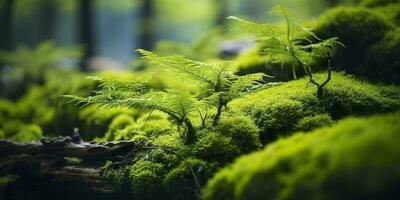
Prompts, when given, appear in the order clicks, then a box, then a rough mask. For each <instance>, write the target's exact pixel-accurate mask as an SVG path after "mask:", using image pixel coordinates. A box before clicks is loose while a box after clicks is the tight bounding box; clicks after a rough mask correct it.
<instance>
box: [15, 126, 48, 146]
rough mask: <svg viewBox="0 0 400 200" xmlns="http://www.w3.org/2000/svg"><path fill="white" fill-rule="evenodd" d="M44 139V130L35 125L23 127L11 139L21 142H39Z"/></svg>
mask: <svg viewBox="0 0 400 200" xmlns="http://www.w3.org/2000/svg"><path fill="white" fill-rule="evenodd" d="M42 137H43V133H42V129H41V128H40V127H39V126H37V125H35V124H28V125H23V126H22V127H20V128H19V130H18V132H17V133H16V134H14V135H13V136H12V137H11V139H12V140H15V141H19V142H29V141H38V140H40V139H41V138H42Z"/></svg>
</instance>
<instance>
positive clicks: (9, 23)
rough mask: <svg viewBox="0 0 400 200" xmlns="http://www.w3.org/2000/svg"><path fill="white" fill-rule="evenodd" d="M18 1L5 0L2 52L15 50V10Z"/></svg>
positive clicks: (0, 22)
mask: <svg viewBox="0 0 400 200" xmlns="http://www.w3.org/2000/svg"><path fill="white" fill-rule="evenodd" d="M15 1H16V0H5V2H4V7H3V8H4V9H3V10H2V11H1V15H0V26H1V29H2V30H1V31H0V50H6V51H7V50H12V49H13V48H14V42H13V40H14V38H13V10H14V4H15Z"/></svg>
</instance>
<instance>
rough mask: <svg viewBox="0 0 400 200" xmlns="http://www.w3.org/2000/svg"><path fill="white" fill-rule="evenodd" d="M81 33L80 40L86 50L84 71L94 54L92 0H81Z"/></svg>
mask: <svg viewBox="0 0 400 200" xmlns="http://www.w3.org/2000/svg"><path fill="white" fill-rule="evenodd" d="M79 22H80V34H79V42H80V43H81V44H82V45H84V47H85V52H84V54H83V57H82V61H81V64H80V68H81V70H82V71H88V67H87V62H88V59H89V58H90V57H92V56H93V54H94V40H93V15H92V1H91V0H80V16H79Z"/></svg>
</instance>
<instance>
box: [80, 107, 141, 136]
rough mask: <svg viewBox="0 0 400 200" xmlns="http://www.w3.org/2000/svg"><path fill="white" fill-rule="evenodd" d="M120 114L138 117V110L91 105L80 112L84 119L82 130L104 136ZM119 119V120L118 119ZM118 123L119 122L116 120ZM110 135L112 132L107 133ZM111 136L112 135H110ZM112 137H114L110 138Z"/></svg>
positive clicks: (93, 134)
mask: <svg viewBox="0 0 400 200" xmlns="http://www.w3.org/2000/svg"><path fill="white" fill-rule="evenodd" d="M120 115H124V116H125V118H126V116H127V115H128V116H131V117H132V118H133V119H135V118H137V116H138V112H137V111H135V110H131V109H127V108H107V109H106V108H98V107H97V106H96V105H90V106H87V107H85V108H83V109H82V110H81V111H80V112H79V119H80V120H81V121H82V123H83V124H82V125H81V129H82V130H81V132H84V133H86V134H90V135H92V136H103V135H104V134H105V133H106V132H107V129H108V126H109V125H110V124H111V122H112V121H113V120H114V119H115V118H117V117H118V116H120ZM116 121H118V120H116ZM115 123H117V122H115ZM107 134H108V135H110V134H111V133H107ZM109 137H111V136H109ZM110 139H112V137H111V138H110Z"/></svg>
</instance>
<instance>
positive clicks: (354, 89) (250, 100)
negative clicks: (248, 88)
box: [228, 73, 400, 143]
mask: <svg viewBox="0 0 400 200" xmlns="http://www.w3.org/2000/svg"><path fill="white" fill-rule="evenodd" d="M324 76H326V75H325V74H318V75H316V77H317V79H322V78H324ZM307 82H308V79H306V78H303V79H300V80H296V81H291V82H288V83H285V84H283V85H280V86H276V87H273V88H270V89H266V90H263V91H260V92H257V93H254V94H250V95H248V96H245V97H244V98H243V99H238V100H236V101H234V102H232V103H231V104H229V105H228V107H229V108H231V110H232V111H234V112H239V113H246V114H248V115H249V116H251V117H252V118H253V120H254V121H255V122H256V124H257V126H258V127H259V128H260V130H261V138H262V141H263V143H268V142H272V141H274V140H276V139H277V138H278V137H281V136H287V135H290V134H291V133H293V132H295V131H298V130H311V129H312V128H315V127H318V126H324V125H329V124H332V120H334V121H337V120H340V119H342V118H343V117H346V116H363V115H371V114H375V113H382V112H390V111H394V110H398V109H400V88H399V87H396V86H381V85H372V84H370V83H367V82H363V81H359V80H356V79H354V78H353V77H351V76H348V75H345V74H343V73H333V75H332V80H331V82H330V83H329V84H328V85H327V87H326V88H325V91H324V95H323V97H322V98H321V99H318V98H317V97H316V95H315V88H314V87H313V86H311V85H309V86H308V87H307V85H308V84H307ZM321 115H323V116H321ZM330 118H331V119H330ZM313 120H314V121H313ZM306 125H308V126H306Z"/></svg>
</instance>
